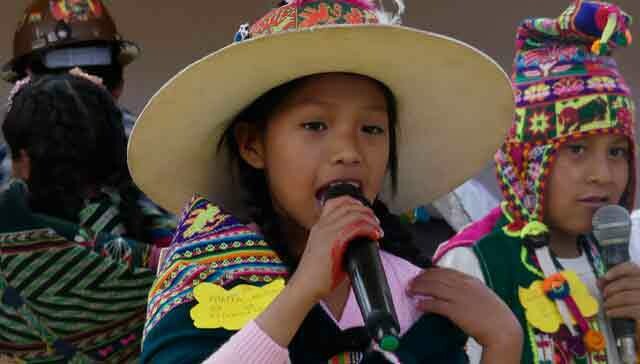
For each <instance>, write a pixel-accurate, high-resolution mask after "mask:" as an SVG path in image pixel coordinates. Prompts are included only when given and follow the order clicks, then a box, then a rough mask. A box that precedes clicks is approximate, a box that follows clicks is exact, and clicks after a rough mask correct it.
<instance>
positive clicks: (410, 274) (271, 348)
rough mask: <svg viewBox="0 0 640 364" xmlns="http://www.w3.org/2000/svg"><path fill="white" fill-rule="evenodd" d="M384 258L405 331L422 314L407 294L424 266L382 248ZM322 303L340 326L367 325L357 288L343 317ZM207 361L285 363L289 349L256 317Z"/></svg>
mask: <svg viewBox="0 0 640 364" xmlns="http://www.w3.org/2000/svg"><path fill="white" fill-rule="evenodd" d="M380 259H381V260H382V265H383V266H384V270H385V273H386V276H387V281H388V282H389V288H390V289H391V295H392V297H393V304H394V306H395V309H396V314H397V316H398V323H399V324H400V333H401V335H404V333H405V332H407V330H409V328H410V327H411V326H412V325H413V323H414V322H416V321H417V320H418V318H420V315H421V314H420V312H418V310H417V309H416V308H415V302H414V300H413V299H412V298H411V297H409V296H408V295H407V294H406V287H407V285H408V283H409V281H410V280H411V279H413V278H414V277H415V276H416V275H418V274H419V273H420V271H421V269H420V268H419V267H417V266H415V265H413V264H411V263H409V262H407V261H406V260H404V259H401V258H398V257H396V256H394V255H391V254H389V253H387V252H384V251H381V252H380ZM321 305H322V307H323V308H324V309H325V311H326V312H327V314H328V315H329V317H331V318H332V319H333V320H334V322H335V323H336V325H337V326H338V327H339V328H340V330H343V331H344V330H346V329H349V328H352V327H358V326H364V319H363V318H362V314H361V313H360V308H359V307H358V303H357V302H356V299H355V295H354V294H353V290H350V291H349V297H348V298H347V303H346V304H345V307H344V311H343V313H342V317H340V319H339V320H336V319H335V318H334V317H333V315H332V314H331V312H330V311H329V310H328V309H327V308H326V306H325V305H324V304H323V303H321ZM249 348H250V349H249ZM204 363H207V364H218V363H246V364H251V363H256V364H258V363H260V364H262V363H274V364H285V363H289V350H287V348H283V347H281V346H280V345H278V344H277V343H276V342H274V341H273V339H271V337H269V335H267V334H266V333H265V332H264V331H262V329H261V328H260V327H259V326H258V325H256V323H255V322H254V321H251V322H249V323H248V324H247V325H246V326H245V327H244V328H242V330H240V331H238V332H237V333H236V334H235V335H233V336H232V337H231V339H229V341H227V342H226V343H225V344H224V345H223V346H222V347H220V349H218V351H216V352H215V353H214V354H213V355H212V356H210V357H209V358H208V359H207V360H205V362H204Z"/></svg>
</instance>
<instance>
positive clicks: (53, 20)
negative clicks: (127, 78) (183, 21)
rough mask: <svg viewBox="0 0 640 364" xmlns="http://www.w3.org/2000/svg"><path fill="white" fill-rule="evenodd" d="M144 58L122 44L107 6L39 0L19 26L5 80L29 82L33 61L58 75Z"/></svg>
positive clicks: (94, 0)
mask: <svg viewBox="0 0 640 364" xmlns="http://www.w3.org/2000/svg"><path fill="white" fill-rule="evenodd" d="M114 50H115V51H114ZM139 54H140V48H139V47H138V45H136V44H135V43H133V42H129V41H125V40H123V39H122V37H121V36H120V34H119V33H118V30H117V29H116V25H115V23H114V21H113V18H111V15H110V14H109V12H108V10H107V8H106V7H105V5H104V4H103V2H102V0H34V1H32V2H31V3H30V5H28V6H27V8H26V10H25V12H24V16H23V17H22V19H21V20H20V22H19V24H18V28H17V29H16V33H15V36H14V38H13V59H12V60H11V61H9V63H7V64H6V65H4V66H3V67H2V70H1V71H0V77H1V78H2V79H4V80H6V81H8V82H15V81H16V80H18V79H20V78H22V77H24V76H25V75H26V74H25V67H26V66H27V60H28V59H29V57H31V56H40V57H41V58H42V62H43V64H44V66H45V67H47V68H51V69H55V68H70V67H75V66H100V65H110V64H114V63H119V64H120V65H122V66H125V65H127V64H129V63H131V62H133V60H134V59H136V58H137V57H138V55H139ZM113 58H115V59H113Z"/></svg>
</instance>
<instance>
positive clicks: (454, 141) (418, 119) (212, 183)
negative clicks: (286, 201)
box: [128, 0, 514, 216]
mask: <svg viewBox="0 0 640 364" xmlns="http://www.w3.org/2000/svg"><path fill="white" fill-rule="evenodd" d="M389 18H390V16H385V14H384V13H381V12H379V11H376V10H375V9H374V7H373V6H372V5H370V4H368V3H367V2H365V1H362V0H349V1H347V0H342V1H333V0H322V1H299V0H298V1H291V2H289V3H288V4H286V5H284V6H281V7H279V8H277V9H274V10H273V11H271V12H270V13H268V14H267V15H266V16H265V17H263V18H262V19H260V20H259V21H258V22H256V23H255V24H254V25H252V26H251V27H249V26H243V27H241V29H240V31H239V32H238V34H237V36H236V42H235V43H233V44H231V45H229V46H227V47H225V48H222V49H220V50H218V51H216V52H214V53H212V54H210V55H208V56H206V57H204V58H202V59H200V60H198V61H196V62H194V63H193V64H191V65H189V66H188V67H186V68H185V69H184V70H182V71H181V72H180V73H178V74H177V75H176V76H174V77H173V78H172V79H171V80H170V81H169V82H167V83H166V84H165V85H164V86H163V87H162V88H161V89H160V90H159V91H158V92H157V93H156V94H155V95H154V96H153V98H152V99H151V100H150V101H149V103H148V104H147V106H146V107H145V108H144V110H143V112H142V114H141V115H140V117H139V119H138V121H137V123H136V125H135V127H134V129H133V133H132V135H131V139H130V143H129V151H128V159H129V168H130V170H131V174H132V176H133V179H134V181H135V182H136V183H137V184H138V186H139V187H140V188H141V189H142V190H143V191H144V192H145V193H146V194H147V195H148V196H149V197H150V198H151V199H152V200H154V201H155V202H156V203H158V204H160V205H161V206H163V207H165V208H167V209H168V210H170V211H173V212H178V211H180V209H181V208H182V207H183V205H184V204H185V203H186V202H187V201H188V200H189V198H190V197H191V196H192V195H193V194H200V195H203V196H205V197H207V198H209V199H211V200H212V201H213V202H214V203H216V204H219V205H221V206H222V207H223V208H225V209H227V210H228V211H231V212H233V213H234V214H237V215H239V216H243V215H244V214H245V213H246V206H244V201H243V196H245V194H244V193H243V191H242V190H241V187H240V184H239V183H238V181H237V180H236V179H234V178H233V176H232V172H231V171H232V168H231V165H230V162H229V160H228V156H227V153H226V152H225V151H224V150H223V151H220V152H218V151H217V146H218V143H219V141H220V138H221V136H222V135H223V133H224V131H225V130H226V129H227V128H228V126H229V125H230V123H231V122H232V120H233V119H234V117H235V116H236V115H237V114H238V113H239V112H240V111H242V110H243V109H244V108H245V107H247V106H248V105H249V104H251V103H252V102H253V101H254V100H255V99H257V98H258V97H259V96H261V95H262V94H264V93H265V92H267V91H269V90H270V89H272V88H274V87H276V86H278V85H281V84H283V83H286V82H288V81H292V80H295V79H297V78H300V77H304V76H308V75H314V74H321V73H329V72H345V73H354V74H359V75H364V76H368V77H370V78H373V79H376V80H379V81H380V82H382V83H384V84H385V85H386V86H388V87H389V89H390V90H391V91H392V92H393V94H394V95H395V97H396V99H397V110H398V134H397V147H398V150H397V152H398V161H399V168H398V189H397V194H396V195H395V196H392V194H391V186H390V183H385V187H384V190H383V191H382V194H381V198H382V200H383V201H385V202H386V203H387V204H388V205H389V206H390V208H391V210H392V211H395V212H402V211H406V210H408V209H410V208H412V207H415V206H417V205H420V204H425V203H428V202H430V201H432V200H434V199H436V198H437V197H439V196H441V195H443V194H445V193H447V192H448V191H451V190H452V189H454V188H455V187H456V186H458V185H460V184H462V183H463V182H464V181H465V180H466V179H468V178H470V177H472V176H473V175H474V174H476V173H478V172H479V171H480V170H481V169H482V168H483V167H485V166H486V165H487V163H488V162H489V161H490V160H491V157H492V156H493V154H494V153H495V151H496V150H497V148H498V147H499V146H500V143H501V142H502V140H503V137H504V135H505V134H506V131H507V129H508V127H509V125H510V124H511V121H512V119H513V114H514V98H513V91H512V88H511V85H510V81H509V78H508V77H507V75H506V74H505V73H504V72H503V70H502V69H501V68H500V66H499V65H498V64H497V63H496V62H495V61H493V60H492V59H491V58H489V57H488V56H487V55H485V54H484V53H482V52H480V51H479V50H477V49H475V48H474V47H472V46H470V45H468V44H465V43H463V42H460V41H458V40H456V39H452V38H449V37H446V36H443V35H439V34H434V33H430V32H426V31H422V30H418V29H413V28H408V27H404V26H400V25H396V24H392V23H391V22H389V21H387V23H388V24H384V23H383V22H384V21H385V19H386V20H388V19H389ZM294 173H295V172H294ZM387 180H390V178H388V179H387Z"/></svg>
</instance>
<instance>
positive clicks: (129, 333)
mask: <svg viewBox="0 0 640 364" xmlns="http://www.w3.org/2000/svg"><path fill="white" fill-rule="evenodd" d="M26 194H27V191H26V186H25V185H24V184H23V183H20V182H18V183H14V184H12V185H11V186H10V188H9V190H7V191H6V192H4V193H3V194H1V195H0V297H1V299H2V304H1V305H0V355H5V356H8V357H12V358H16V359H19V360H21V362H22V361H23V362H26V363H61V362H65V363H66V362H71V363H90V362H107V363H134V362H137V360H138V357H139V353H140V342H141V339H142V328H143V325H144V317H145V308H146V302H147V293H148V291H149V289H150V288H151V284H152V282H153V279H154V272H153V270H152V269H149V268H147V265H148V264H149V257H150V253H151V246H149V245H146V244H141V243H138V242H135V241H133V240H130V239H127V238H124V237H122V236H118V235H113V234H110V233H107V232H104V231H103V232H95V231H92V230H91V229H89V228H85V227H81V226H80V225H76V224H74V223H71V222H67V221H62V220H59V219H56V218H52V217H50V216H44V215H40V214H36V213H33V212H32V211H30V210H29V208H28V206H27V203H26ZM102 209H103V208H102V207H99V208H98V209H97V210H102ZM106 210H108V208H107V209H106ZM87 216H91V214H88V215H87ZM101 216H105V215H104V214H102V215H101ZM103 220H105V221H106V220H108V219H103ZM114 226H115V225H114ZM165 227H166V226H165Z"/></svg>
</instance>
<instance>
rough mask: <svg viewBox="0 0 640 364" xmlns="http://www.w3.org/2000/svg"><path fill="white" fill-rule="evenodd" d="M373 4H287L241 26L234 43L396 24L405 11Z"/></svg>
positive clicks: (333, 0) (335, 0) (325, 0)
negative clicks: (289, 33)
mask: <svg viewBox="0 0 640 364" xmlns="http://www.w3.org/2000/svg"><path fill="white" fill-rule="evenodd" d="M378 2H379V4H376V3H375V1H374V0H288V1H283V2H281V4H282V5H281V6H279V7H278V8H275V9H273V10H272V11H270V12H269V13H267V14H266V15H265V16H263V17H262V18H260V19H259V20H258V21H256V22H255V23H254V24H252V25H250V24H248V23H247V24H242V25H241V26H240V29H239V30H238V32H237V33H236V35H235V38H234V41H235V42H241V41H244V40H246V39H251V38H256V37H260V36H265V35H270V34H276V33H281V32H285V31H292V30H303V29H309V28H313V27H317V26H327V25H341V24H342V25H359V24H360V25H364V24H400V23H401V16H402V14H403V13H404V11H405V5H404V1H403V0H394V3H395V6H396V8H397V10H396V12H395V13H388V12H386V11H385V9H384V8H383V1H382V0H379V1H378Z"/></svg>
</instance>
